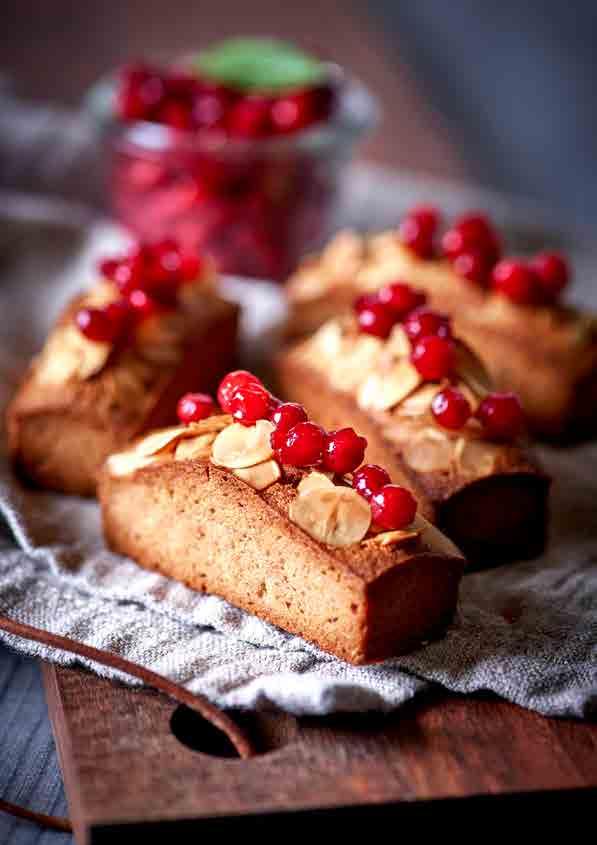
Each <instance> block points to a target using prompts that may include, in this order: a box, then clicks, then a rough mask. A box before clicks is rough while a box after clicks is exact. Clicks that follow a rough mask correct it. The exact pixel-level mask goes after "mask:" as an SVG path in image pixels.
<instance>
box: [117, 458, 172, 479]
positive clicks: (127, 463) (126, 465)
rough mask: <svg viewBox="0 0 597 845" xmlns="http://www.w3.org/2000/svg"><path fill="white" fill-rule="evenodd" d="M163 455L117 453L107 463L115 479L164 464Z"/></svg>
mask: <svg viewBox="0 0 597 845" xmlns="http://www.w3.org/2000/svg"><path fill="white" fill-rule="evenodd" d="M163 460H164V459H163V457H162V456H161V455H139V454H138V453H137V452H117V453H116V454H114V455H110V456H109V458H108V460H107V461H106V467H107V469H108V472H109V473H110V475H111V476H113V477H114V478H120V477H122V476H125V475H132V474H133V473H134V472H136V471H137V470H138V469H143V467H148V466H151V465H152V464H158V463H162V462H163Z"/></svg>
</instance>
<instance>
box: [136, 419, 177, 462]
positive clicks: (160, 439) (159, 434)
mask: <svg viewBox="0 0 597 845" xmlns="http://www.w3.org/2000/svg"><path fill="white" fill-rule="evenodd" d="M187 431H188V429H187V427H186V425H178V426H173V427H172V428H162V429H160V430H159V431H154V432H152V433H151V434H149V435H148V436H147V437H144V438H143V440H140V441H139V442H138V443H137V444H136V445H135V452H136V453H137V454H138V455H158V454H159V453H160V452H166V451H174V447H175V446H176V444H177V442H178V441H179V440H180V438H181V437H182V436H183V435H184V434H185V432H187Z"/></svg>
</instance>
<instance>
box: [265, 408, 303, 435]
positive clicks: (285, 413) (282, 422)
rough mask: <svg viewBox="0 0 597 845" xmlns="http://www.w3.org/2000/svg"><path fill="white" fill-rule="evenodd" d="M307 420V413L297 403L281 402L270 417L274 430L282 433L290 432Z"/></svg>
mask: <svg viewBox="0 0 597 845" xmlns="http://www.w3.org/2000/svg"><path fill="white" fill-rule="evenodd" d="M307 419H308V417H307V412H306V411H305V409H304V408H303V406H302V405H299V403H298V402H283V403H282V404H281V405H278V407H277V408H275V409H274V411H273V413H272V414H271V415H270V420H271V421H272V422H273V424H274V425H275V426H276V430H277V431H283V432H286V431H290V429H291V428H293V426H295V425H297V423H300V422H306V421H307Z"/></svg>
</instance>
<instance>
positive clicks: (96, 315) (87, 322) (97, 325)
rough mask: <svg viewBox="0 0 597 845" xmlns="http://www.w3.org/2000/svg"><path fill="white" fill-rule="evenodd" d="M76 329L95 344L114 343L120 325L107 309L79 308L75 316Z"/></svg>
mask: <svg viewBox="0 0 597 845" xmlns="http://www.w3.org/2000/svg"><path fill="white" fill-rule="evenodd" d="M75 323H76V324H77V328H78V329H79V331H80V332H81V334H83V335H84V336H85V337H86V338H87V339H88V340H93V341H95V342H96V343H114V341H115V340H116V339H117V338H118V335H119V332H120V331H121V328H122V325H121V323H120V322H119V321H118V320H115V319H114V318H113V316H112V315H111V313H110V312H109V311H108V310H107V308H105V307H103V308H81V309H80V311H77V313H76V314H75Z"/></svg>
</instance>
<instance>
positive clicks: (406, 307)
mask: <svg viewBox="0 0 597 845" xmlns="http://www.w3.org/2000/svg"><path fill="white" fill-rule="evenodd" d="M377 298H378V300H379V302H381V304H382V305H385V306H387V307H388V308H389V309H390V310H391V311H393V312H394V314H395V315H396V316H397V317H398V318H400V317H404V316H405V314H408V312H409V311H412V310H413V308H419V307H420V306H421V305H425V303H426V301H427V297H426V295H425V294H424V293H423V291H420V290H416V289H415V288H412V287H411V286H410V285H407V284H405V282H392V283H391V284H389V285H384V287H382V288H381V289H380V290H379V292H378V294H377Z"/></svg>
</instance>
